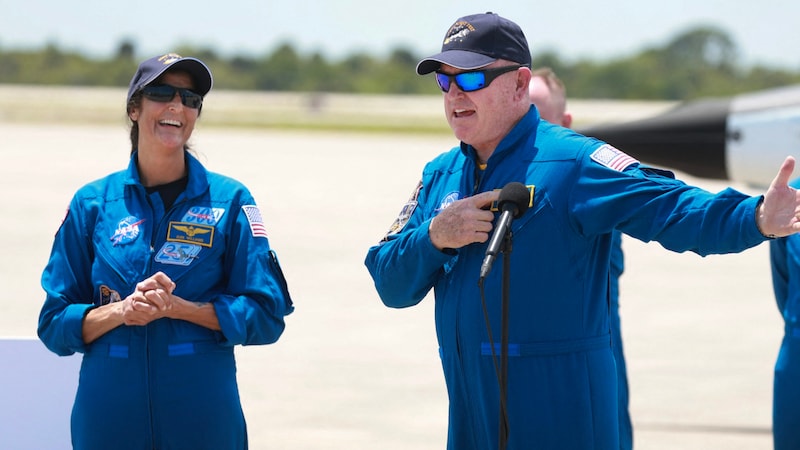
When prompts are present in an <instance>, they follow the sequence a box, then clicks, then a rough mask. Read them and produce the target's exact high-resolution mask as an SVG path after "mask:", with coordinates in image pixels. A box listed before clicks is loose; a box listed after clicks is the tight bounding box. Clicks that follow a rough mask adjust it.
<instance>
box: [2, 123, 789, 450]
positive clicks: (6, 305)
mask: <svg viewBox="0 0 800 450" xmlns="http://www.w3.org/2000/svg"><path fill="white" fill-rule="evenodd" d="M0 137H2V139H0V155H2V159H3V164H2V165H0V188H2V192H3V194H2V197H1V200H0V202H1V204H2V211H3V216H4V217H3V220H2V221H0V248H2V249H3V250H4V254H5V257H4V258H2V260H0V286H2V289H3V295H2V297H0V337H11V336H26V337H34V336H35V333H36V321H37V317H38V312H39V308H40V306H41V303H42V300H43V292H42V290H41V287H40V286H39V277H40V276H41V271H42V269H43V267H44V265H45V263H46V261H47V257H48V255H49V251H50V246H51V244H52V236H53V234H54V233H55V231H56V229H57V228H58V225H59V223H60V221H61V219H62V218H63V215H64V212H65V210H66V207H67V204H68V201H69V199H70V198H71V196H72V194H73V193H74V191H75V190H76V189H78V188H79V187H80V186H81V185H83V184H84V183H86V182H89V181H91V180H94V179H96V178H99V177H101V176H104V175H105V174H107V173H109V172H111V171H116V170H120V169H122V168H124V167H125V166H126V165H127V158H128V153H129V151H128V149H129V148H130V145H129V142H128V132H127V129H126V128H125V126H124V125H119V126H113V125H110V126H107V125H103V126H80V125H75V126H73V125H69V126H66V125H46V124H19V123H3V122H0ZM454 144H455V141H454V139H453V138H452V137H449V136H441V135H434V136H414V135H399V134H396V135H386V134H346V133H325V132H276V131H253V130H242V129H231V130H227V129H211V128H209V129H204V128H203V125H202V119H201V121H200V125H199V127H198V129H197V130H196V131H195V133H194V139H193V146H194V148H195V150H196V151H197V153H198V154H199V156H200V158H201V161H203V162H204V163H205V164H206V166H207V167H208V168H209V169H210V170H213V171H217V172H221V173H224V174H226V175H229V176H232V177H234V178H237V179H239V180H240V181H242V182H244V183H245V184H246V185H247V186H248V187H249V188H250V189H251V191H252V192H253V194H254V196H255V197H256V200H257V201H258V202H259V204H260V205H261V206H262V211H263V213H264V217H265V221H266V223H267V226H268V232H269V235H270V243H271V245H272V247H273V248H274V249H275V250H276V251H277V252H278V256H279V258H280V260H281V264H282V266H283V269H284V272H285V274H286V277H287V279H288V282H289V287H290V290H291V293H292V297H293V300H294V302H295V306H296V312H295V313H294V314H293V315H291V316H289V317H288V318H287V328H286V332H285V334H284V335H283V336H282V338H281V339H280V341H278V342H277V343H276V344H274V345H270V346H259V347H240V348H238V349H237V358H238V367H239V382H240V389H241V394H242V398H243V404H244V409H245V415H246V417H247V421H248V425H249V427H248V428H249V435H250V443H251V448H253V449H267V448H269V449H286V450H306V449H332V450H335V449H348V450H351V449H382V450H395V449H396V450H400V449H403V450H407V449H415V450H427V449H431V450H433V449H443V448H444V447H445V441H446V431H447V397H446V392H445V387H444V380H443V376H442V372H441V367H440V364H439V359H438V353H437V344H436V338H435V335H434V326H433V301H432V298H427V299H425V300H424V301H423V302H422V303H421V304H420V305H418V306H416V307H413V308H409V309H404V310H393V309H389V308H386V307H384V306H383V305H382V303H381V302H380V300H379V298H378V296H377V294H376V293H375V290H374V288H373V285H372V281H371V279H370V277H369V274H368V273H367V270H366V269H365V267H364V264H363V260H364V257H365V255H366V251H367V249H368V248H369V247H370V246H371V245H373V244H374V243H376V242H377V241H378V240H379V239H380V238H381V236H382V235H383V234H384V232H385V231H386V230H387V229H388V227H389V225H390V224H391V223H392V221H393V220H394V218H395V217H396V215H397V213H398V212H399V210H400V208H401V206H402V205H403V203H404V202H405V201H406V200H407V198H408V197H409V195H410V194H411V192H412V190H413V188H414V187H415V185H416V182H417V180H418V179H419V176H420V172H421V169H422V166H423V165H424V163H425V162H427V161H428V160H430V159H431V158H432V157H434V156H435V155H436V154H438V153H440V152H442V151H445V150H447V149H448V148H450V147H451V146H453V145H454ZM775 169H776V172H777V169H778V168H777V167H776V168H775ZM678 175H679V177H680V178H682V179H684V180H685V181H687V182H689V183H692V184H698V185H700V186H703V187H705V188H707V189H708V190H711V191H715V192H716V191H719V190H721V189H723V188H724V187H725V186H727V183H720V182H712V181H708V180H698V179H694V178H690V177H686V176H682V175H681V174H678ZM734 187H736V188H738V189H740V190H744V191H752V190H748V188H747V187H745V186H735V185H734ZM754 193H760V192H754ZM623 249H624V250H625V256H626V269H627V270H626V272H625V274H624V275H623V277H622V279H621V293H622V294H621V299H620V302H621V316H622V327H623V330H622V332H623V337H624V344H625V352H626V355H627V363H628V371H629V378H630V389H631V408H630V409H631V414H632V417H633V422H634V433H635V446H636V448H638V449H645V450H661V449H682V450H692V449H698V450H699V449H703V450H708V449H727V450H735V449H747V450H760V449H769V448H771V434H770V433H771V431H770V421H771V420H770V415H771V395H772V394H771V392H772V371H773V365H774V362H775V358H776V356H777V350H778V346H779V344H780V339H781V336H782V327H783V326H782V322H781V320H780V316H779V313H778V311H777V308H776V306H775V301H774V297H773V294H772V286H771V280H770V272H769V262H768V247H767V246H766V245H764V244H762V245H760V246H758V247H756V248H754V249H751V250H748V251H746V252H744V253H741V254H737V255H725V256H710V257H706V258H701V257H699V256H697V255H694V254H676V253H672V252H669V251H666V250H664V249H663V248H662V247H661V246H660V245H659V244H657V243H650V244H643V243H641V242H639V241H635V240H633V239H631V238H628V237H626V238H625V240H624V243H623ZM54 358H55V356H54ZM53 376H58V374H53ZM23 396H24V393H20V398H17V399H11V402H12V404H13V402H14V401H19V402H24V401H25V399H24V398H22V397H23ZM8 407H9V406H8V404H7V403H5V402H4V404H3V405H0V408H8ZM65 448H68V447H67V446H66V445H65Z"/></svg>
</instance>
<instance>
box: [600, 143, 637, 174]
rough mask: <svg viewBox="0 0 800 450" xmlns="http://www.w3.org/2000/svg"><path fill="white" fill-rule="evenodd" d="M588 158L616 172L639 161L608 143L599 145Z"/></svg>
mask: <svg viewBox="0 0 800 450" xmlns="http://www.w3.org/2000/svg"><path fill="white" fill-rule="evenodd" d="M590 158H592V160H593V161H594V162H597V163H600V164H602V165H604V166H606V167H608V168H609V169H613V170H616V171H617V172H622V171H623V170H625V169H627V168H628V167H629V166H630V165H631V164H636V163H638V162H639V161H638V160H637V159H636V158H634V157H632V156H628V155H627V154H625V153H624V152H622V151H619V150H617V149H616V148H614V147H613V146H611V145H609V144H604V145H601V146H600V147H599V148H598V149H597V150H595V151H594V152H593V153H592V154H591V155H590Z"/></svg>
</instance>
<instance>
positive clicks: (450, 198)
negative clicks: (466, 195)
mask: <svg viewBox="0 0 800 450" xmlns="http://www.w3.org/2000/svg"><path fill="white" fill-rule="evenodd" d="M459 198H461V193H460V192H457V191H456V192H451V193H449V194H447V195H445V196H444V198H443V199H442V201H441V202H439V207H438V208H436V212H437V213H438V212H440V211H442V210H444V209H445V208H447V207H448V206H450V205H451V204H452V203H453V202H454V201H456V200H458V199H459Z"/></svg>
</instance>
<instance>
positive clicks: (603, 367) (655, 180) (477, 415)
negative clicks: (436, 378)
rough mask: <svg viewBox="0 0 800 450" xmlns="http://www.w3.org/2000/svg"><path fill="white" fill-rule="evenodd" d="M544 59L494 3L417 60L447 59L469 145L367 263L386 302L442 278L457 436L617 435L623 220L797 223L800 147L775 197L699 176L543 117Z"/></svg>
mask: <svg viewBox="0 0 800 450" xmlns="http://www.w3.org/2000/svg"><path fill="white" fill-rule="evenodd" d="M530 64H531V55H530V51H529V49H528V43H527V40H526V38H525V36H524V34H523V33H522V31H521V29H520V28H519V26H518V25H517V24H515V23H514V22H511V21H509V20H507V19H504V18H502V17H500V16H498V15H496V14H492V13H486V14H476V15H471V16H466V17H462V18H459V19H458V20H457V21H456V22H455V23H454V24H453V25H452V26H451V27H450V28H449V30H448V31H447V33H446V34H445V38H444V42H443V44H442V51H441V52H440V53H438V54H436V55H433V56H431V57H429V58H425V59H423V60H422V61H420V63H419V64H418V65H417V73H418V74H420V75H424V74H428V73H431V72H435V78H436V81H437V82H438V84H439V86H440V88H441V89H442V91H443V92H444V95H443V100H444V106H445V114H446V118H447V121H448V123H449V125H450V127H451V129H452V130H453V132H454V134H455V136H456V138H458V139H459V140H460V141H461V144H460V146H458V147H456V148H454V149H452V150H450V151H449V152H446V153H443V154H441V155H439V156H438V157H436V158H435V159H434V160H433V161H431V162H430V163H428V164H427V165H426V167H425V168H424V170H423V173H422V181H421V182H420V184H419V185H418V186H417V188H416V189H415V190H414V193H413V194H412V197H411V199H410V200H409V201H408V203H407V204H406V205H405V206H404V207H403V209H402V211H401V215H400V217H399V218H398V219H397V220H396V221H395V223H394V224H393V225H392V227H391V229H390V231H389V232H388V233H387V235H386V236H385V237H384V239H383V240H381V242H380V243H378V244H377V245H375V246H373V247H372V248H370V249H369V252H368V254H367V257H366V261H365V264H366V266H367V268H368V269H369V272H370V274H371V275H372V277H373V280H374V282H375V287H376V289H377V291H378V293H379V294H380V297H381V299H382V301H383V302H384V303H385V304H386V305H387V306H390V307H395V308H402V307H408V306H413V305H415V304H417V303H419V302H420V301H421V300H422V299H423V298H424V297H425V296H426V295H427V294H428V292H429V291H430V290H431V289H433V290H434V293H435V315H436V332H437V338H438V343H439V346H440V356H441V359H442V367H443V370H444V375H445V381H446V385H447V391H448V396H449V400H450V407H449V430H448V448H449V449H454V450H455V449H458V450H472V449H475V450H483V449H488V448H497V447H498V442H500V443H501V444H503V443H504V442H505V443H506V444H507V446H508V448H511V449H531V448H536V449H559V450H561V449H589V448H592V449H613V450H618V449H619V445H620V444H619V423H618V415H617V379H616V370H615V363H614V356H613V353H612V350H611V343H610V342H611V338H610V336H609V329H610V326H609V304H608V303H609V265H610V259H611V248H612V239H613V231H614V230H615V229H619V230H620V231H622V232H624V233H626V234H628V235H630V236H633V237H635V238H637V239H640V240H642V241H645V242H647V241H652V240H655V241H658V242H660V243H661V244H662V246H664V247H666V248H667V249H670V250H673V251H686V250H689V251H693V252H696V253H698V254H700V255H706V254H710V253H729V252H738V251H742V250H744V249H746V248H749V247H752V246H755V245H757V244H759V243H761V242H763V241H764V240H766V239H768V238H769V237H774V236H784V235H789V234H792V233H795V232H797V231H798V230H800V222H798V218H797V215H796V214H798V211H799V210H800V198H799V197H798V192H797V191H796V190H794V189H791V188H789V187H788V185H787V181H788V180H789V178H790V177H791V173H792V171H793V169H794V159H793V158H787V160H786V161H785V162H784V164H783V165H782V166H781V169H780V171H779V173H778V176H777V177H776V179H775V181H774V182H773V185H772V186H770V188H769V190H768V191H767V193H766V195H765V196H758V197H749V196H746V195H744V194H741V193H739V192H736V191H734V190H732V189H726V190H724V191H723V192H720V193H718V194H712V193H710V192H707V191H704V190H702V189H700V188H697V187H693V186H688V185H686V184H685V183H682V182H680V181H677V180H675V179H674V178H672V177H670V176H665V175H664V173H663V172H661V171H656V170H653V169H647V168H644V167H641V166H640V165H639V163H638V161H636V160H635V159H634V158H632V157H630V156H628V155H626V154H625V153H623V152H622V151H620V150H617V149H616V148H614V147H612V146H611V145H608V144H606V143H604V142H601V141H599V140H596V139H593V138H589V137H585V136H582V135H579V134H577V133H575V132H574V131H571V130H569V129H566V128H563V127H560V126H556V125H553V124H550V123H548V122H545V121H540V119H539V115H538V113H537V112H536V108H535V107H533V106H531V105H530V98H529V94H528V84H529V82H530V78H531V69H530ZM510 182H520V183H522V184H524V185H526V186H528V188H529V189H530V191H531V197H530V204H529V205H528V206H529V207H528V208H527V210H526V212H525V213H524V214H522V215H521V217H518V218H516V219H515V220H514V221H513V223H512V226H511V232H512V235H513V252H511V253H510V255H508V257H509V259H510V264H509V267H502V270H501V268H500V267H499V266H500V264H496V266H498V267H497V268H496V269H495V270H494V271H491V272H489V273H488V275H487V276H486V277H485V279H484V280H483V282H482V283H479V282H478V281H479V274H480V267H481V265H482V261H483V260H484V256H485V254H486V250H487V245H486V242H487V240H489V237H490V235H491V233H492V230H493V221H494V220H495V217H496V214H495V212H493V210H492V209H493V208H492V205H493V203H494V202H496V201H497V200H498V197H499V190H500V189H501V188H503V187H504V186H506V185H507V184H508V183H510ZM506 270H507V271H510V273H509V279H510V289H509V295H508V298H509V310H510V311H509V317H510V323H509V325H508V343H509V345H508V349H509V350H508V352H509V358H508V366H507V369H508V375H507V383H508V384H507V388H508V391H507V392H508V396H507V399H506V402H505V405H504V409H505V411H506V412H507V424H508V428H507V429H508V435H507V441H505V440H504V439H503V437H504V436H503V435H501V433H500V431H499V429H500V427H499V426H498V424H499V423H500V409H501V408H500V403H501V402H500V400H501V396H500V394H499V393H500V392H501V388H500V385H501V383H500V382H499V381H498V378H499V377H498V375H497V373H498V371H497V370H496V366H495V364H494V360H493V358H494V356H493V355H494V353H495V352H494V349H495V348H497V344H496V343H495V342H490V338H489V333H488V329H489V328H490V329H492V330H500V328H501V327H500V322H501V320H500V315H501V314H500V312H501V308H500V305H501V302H500V295H499V294H500V292H501V282H502V278H503V277H502V274H503V272H504V271H506ZM482 291H483V292H485V305H486V310H485V311H484V307H483V303H482ZM484 317H486V319H485V318H484ZM487 320H488V323H487ZM501 446H502V445H501Z"/></svg>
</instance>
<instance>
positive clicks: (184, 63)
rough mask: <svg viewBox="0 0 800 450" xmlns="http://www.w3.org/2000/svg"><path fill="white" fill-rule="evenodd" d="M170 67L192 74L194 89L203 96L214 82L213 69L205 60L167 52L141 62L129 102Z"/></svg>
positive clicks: (129, 93) (131, 85)
mask: <svg viewBox="0 0 800 450" xmlns="http://www.w3.org/2000/svg"><path fill="white" fill-rule="evenodd" d="M168 69H180V70H182V71H184V72H186V73H188V74H189V75H191V77H192V80H193V81H194V89H192V91H194V92H196V93H198V94H200V95H201V96H203V97H205V95H206V94H208V91H210V90H211V86H212V85H213V84H214V79H213V78H212V77H211V70H210V69H209V68H208V66H206V65H205V64H204V63H203V61H200V60H199V59H197V58H184V57H183V56H181V55H179V54H177V53H167V54H166V55H161V56H154V57H152V58H150V59H148V60H145V61H142V63H141V64H139V68H138V69H137V70H136V73H135V74H134V75H133V78H132V79H131V84H130V86H129V87H128V102H130V101H131V97H133V94H135V93H137V92H139V91H140V90H141V89H142V88H143V87H145V86H147V85H149V84H150V83H152V82H153V81H155V80H156V79H157V78H158V77H160V76H161V74H163V73H164V72H166V71H167V70H168Z"/></svg>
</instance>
